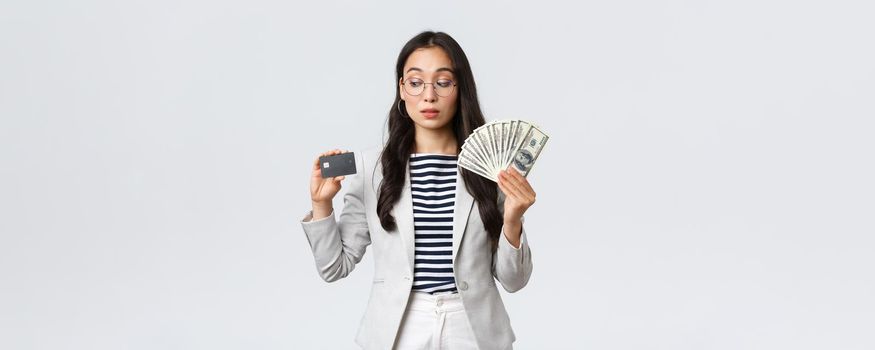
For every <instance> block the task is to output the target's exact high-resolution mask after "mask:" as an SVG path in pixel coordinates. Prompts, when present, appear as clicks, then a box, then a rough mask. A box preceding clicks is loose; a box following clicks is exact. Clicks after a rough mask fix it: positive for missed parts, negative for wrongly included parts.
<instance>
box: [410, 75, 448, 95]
mask: <svg viewBox="0 0 875 350" xmlns="http://www.w3.org/2000/svg"><path fill="white" fill-rule="evenodd" d="M414 79H417V80H422V79H419V78H414ZM444 80H449V81H450V82H452V83H453V85H452V87H453V90H450V93H449V94H447V96H444V95H441V94H439V93H438V92H437V87H435V85H434V84H435V83H434V82H431V83H426V82H425V80H422V85H431V88H432V89H434V93H435V95H438V96H440V97H449V96H450V95H452V94H453V91H455V90H456V86H458V84H456V81H455V80H453V79H444ZM408 81H410V80H409V79H407V78H401V88H402V89H404V91H406V92H407V93H408V94H410V95H411V96H419V95H422V93H423V92H425V87H424V86H423V88H422V91H420V92H419V93H418V94H415V95H414V94H412V93H410V91H407V88H406V87H405V86H406V83H407V82H408Z"/></svg>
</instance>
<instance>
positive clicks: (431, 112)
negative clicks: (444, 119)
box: [420, 108, 438, 119]
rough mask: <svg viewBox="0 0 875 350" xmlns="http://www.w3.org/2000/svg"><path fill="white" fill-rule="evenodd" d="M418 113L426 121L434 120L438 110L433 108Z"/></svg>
mask: <svg viewBox="0 0 875 350" xmlns="http://www.w3.org/2000/svg"><path fill="white" fill-rule="evenodd" d="M420 112H422V116H423V117H425V118H426V119H434V118H437V116H438V110H437V109H434V108H426V109H423V110H421V111H420Z"/></svg>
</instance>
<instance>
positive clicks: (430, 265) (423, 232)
mask: <svg viewBox="0 0 875 350" xmlns="http://www.w3.org/2000/svg"><path fill="white" fill-rule="evenodd" d="M457 160H458V156H454V155H445V154H432V153H414V154H411V155H410V191H411V194H412V196H413V226H414V235H415V242H416V244H415V250H416V253H415V257H414V264H413V290H414V291H417V292H424V293H430V294H449V293H457V292H458V291H457V290H456V279H455V277H453V208H454V205H455V202H456V176H457V173H458V171H457V168H456V161H457Z"/></svg>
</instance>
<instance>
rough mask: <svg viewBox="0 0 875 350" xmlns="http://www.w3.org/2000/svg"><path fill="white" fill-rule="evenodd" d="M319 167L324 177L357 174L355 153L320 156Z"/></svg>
mask: <svg viewBox="0 0 875 350" xmlns="http://www.w3.org/2000/svg"><path fill="white" fill-rule="evenodd" d="M319 168H320V169H322V177H323V178H328V177H337V176H343V175H350V174H355V173H356V168H355V154H354V153H353V152H346V153H341V154H335V155H330V156H322V157H319Z"/></svg>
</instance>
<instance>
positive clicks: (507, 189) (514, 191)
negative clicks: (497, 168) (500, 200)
mask: <svg viewBox="0 0 875 350" xmlns="http://www.w3.org/2000/svg"><path fill="white" fill-rule="evenodd" d="M507 178H508V175H506V174H502V173H499V174H498V185H499V186H501V188H502V191H504V194H505V195H508V196H513V197H514V198H516V199H519V198H522V197H521V195H520V193H519V189H518V188H517V187H516V186H514V185H513V184H512V183H511V182H510V181H509V180H508V179H507Z"/></svg>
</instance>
